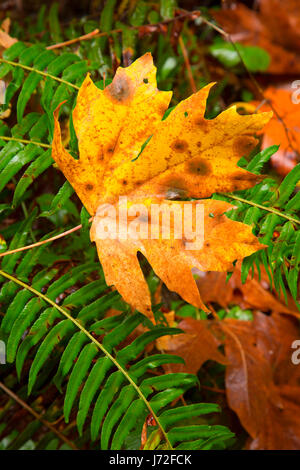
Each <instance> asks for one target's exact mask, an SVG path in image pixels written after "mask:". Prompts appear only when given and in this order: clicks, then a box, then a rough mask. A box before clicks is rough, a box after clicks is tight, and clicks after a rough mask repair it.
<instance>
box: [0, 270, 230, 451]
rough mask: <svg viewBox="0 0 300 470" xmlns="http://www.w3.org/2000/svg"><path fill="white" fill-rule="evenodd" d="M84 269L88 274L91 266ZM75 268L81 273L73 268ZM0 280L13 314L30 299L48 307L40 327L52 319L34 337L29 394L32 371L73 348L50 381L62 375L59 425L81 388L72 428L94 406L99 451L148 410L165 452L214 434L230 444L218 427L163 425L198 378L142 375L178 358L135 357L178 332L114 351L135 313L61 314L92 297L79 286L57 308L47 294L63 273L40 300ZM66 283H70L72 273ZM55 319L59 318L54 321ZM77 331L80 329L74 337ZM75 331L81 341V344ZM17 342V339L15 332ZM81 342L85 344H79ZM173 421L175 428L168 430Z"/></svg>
mask: <svg viewBox="0 0 300 470" xmlns="http://www.w3.org/2000/svg"><path fill="white" fill-rule="evenodd" d="M87 269H92V266H90V267H88V268H87ZM80 270H81V272H82V268H81V267H80ZM0 274H1V275H2V276H4V277H5V278H7V279H9V280H10V281H12V282H14V283H16V284H17V285H19V286H21V287H22V288H23V289H22V290H21V291H20V293H19V297H21V295H22V302H20V298H18V301H19V302H20V307H19V309H22V308H25V303H26V300H27V301H28V295H29V296H30V295H31V294H35V295H37V296H38V297H39V299H41V300H42V301H44V302H46V303H48V304H50V305H51V306H52V308H50V309H49V308H48V309H46V310H45V311H44V312H43V313H44V318H43V322H44V323H45V320H46V321H47V319H48V318H49V317H51V316H52V318H53V314H54V310H56V311H57V312H58V316H56V320H58V322H57V323H56V324H55V326H53V327H52V329H51V330H50V331H49V332H48V333H47V334H46V336H45V337H44V339H42V337H43V336H44V335H40V338H39V340H41V339H42V342H41V344H40V345H39V347H38V350H37V352H36V354H35V357H34V360H33V363H32V365H31V368H30V373H29V384H28V389H29V392H31V390H32V388H33V386H34V383H35V382H36V379H37V376H38V373H39V371H40V370H41V368H42V367H43V366H44V364H45V362H46V360H47V359H48V357H49V355H50V353H51V351H52V350H53V348H54V347H55V346H56V345H58V344H60V343H62V342H65V341H66V342H67V343H68V346H67V347H68V352H70V353H71V354H72V355H73V357H74V348H75V354H76V358H77V360H76V362H75V364H74V361H72V362H71V361H70V360H69V355H67V354H63V355H62V357H61V361H60V364H59V367H58V371H57V375H56V381H58V384H59V385H60V384H61V383H62V380H63V379H64V378H65V377H66V376H67V375H68V374H69V373H70V375H69V378H68V385H67V391H66V396H65V404H64V414H65V419H66V421H68V420H69V417H70V413H71V410H72V407H73V405H74V403H75V401H76V397H77V394H78V392H79V390H80V389H81V386H82V385H83V384H84V386H83V388H82V390H81V392H80V400H79V411H78V414H77V425H78V429H79V432H80V433H81V434H82V431H83V426H84V423H85V421H86V419H87V417H88V414H89V412H90V407H91V406H92V404H93V403H94V407H93V412H92V417H91V436H92V440H95V439H96V438H97V436H98V434H99V429H100V427H101V448H102V449H107V448H111V449H120V448H122V446H123V444H124V440H125V438H126V436H127V434H128V432H130V431H131V430H133V429H135V428H136V426H137V423H139V422H142V421H143V420H145V418H146V416H147V414H148V413H149V412H150V413H151V415H152V416H153V418H154V420H155V422H156V424H157V426H158V429H159V432H160V436H161V440H162V441H164V442H165V443H166V446H167V448H169V449H172V448H177V447H178V446H179V445H180V446H181V448H182V447H184V442H185V441H186V440H188V441H189V444H188V445H189V446H191V445H193V446H194V447H195V448H199V447H200V446H204V445H205V443H206V441H207V440H208V439H212V438H214V437H216V436H218V437H220V433H221V434H222V437H223V440H222V442H223V444H224V442H226V441H227V440H229V439H231V438H232V436H233V435H232V433H231V432H230V431H229V430H228V429H227V428H226V427H224V426H205V425H195V426H182V427H178V426H177V421H180V419H178V420H177V419H175V418H174V416H173V419H172V418H171V417H169V419H168V416H169V415H168V414H166V410H165V408H166V407H167V406H168V405H170V404H171V403H172V402H173V401H174V400H175V399H178V398H179V397H180V396H181V395H182V394H183V393H184V392H185V391H186V390H188V389H189V388H191V387H194V386H196V385H197V382H198V379H197V377H196V376H194V375H191V374H186V373H174V374H173V373H170V374H166V375H158V376H153V375H151V374H150V373H149V372H150V371H151V370H155V369H156V368H157V367H161V366H162V365H163V364H166V363H171V362H172V363H180V362H183V360H182V359H181V358H179V357H177V356H173V355H171V356H167V355H164V354H161V355H154V356H152V357H151V356H150V357H147V358H144V359H139V356H140V354H141V353H142V352H143V351H144V350H145V347H146V346H147V345H149V344H150V343H152V342H153V341H155V340H156V339H158V338H160V337H161V336H164V335H174V334H178V333H181V330H178V329H175V328H168V327H161V326H157V327H153V329H151V330H150V331H147V332H145V333H143V334H142V335H141V336H138V337H137V338H136V339H135V340H133V341H132V342H131V343H130V344H129V345H128V346H125V347H122V346H121V343H122V342H123V341H124V340H126V338H128V337H129V336H130V334H132V333H133V331H134V330H135V329H136V328H137V327H138V326H140V325H141V324H142V323H143V322H144V316H143V315H141V314H139V313H136V314H134V315H131V316H126V317H125V318H124V316H123V315H120V316H119V317H115V318H114V319H113V320H112V319H109V318H108V319H107V318H106V319H103V320H98V321H96V322H93V316H94V312H93V309H88V310H87V309H86V307H85V309H83V310H81V312H80V313H79V315H78V316H77V318H74V317H73V316H71V315H70V313H69V312H68V311H67V310H66V306H68V305H69V306H70V305H72V306H74V305H77V306H78V305H80V301H82V295H81V294H82V293H84V292H85V293H86V295H89V296H90V297H93V295H92V294H90V292H89V290H87V289H85V288H84V287H83V288H81V289H80V290H79V291H77V292H76V293H74V294H71V295H70V296H69V298H68V297H67V298H66V299H65V300H64V305H65V308H64V307H61V306H59V305H57V304H56V303H55V302H54V300H53V298H55V297H54V293H55V296H56V294H57V292H58V290H57V289H58V285H59V286H60V287H61V285H62V284H63V285H64V286H66V285H68V276H70V273H68V274H67V275H65V276H62V278H60V279H59V280H58V281H56V283H54V284H52V286H51V288H49V290H50V292H48V295H44V294H41V293H40V292H38V291H37V290H36V288H35V287H33V286H29V285H27V284H25V283H23V282H22V281H20V280H18V279H16V278H14V277H13V276H11V275H10V274H7V273H5V272H4V271H0ZM76 275H77V274H76ZM66 276H67V277H66ZM63 278H64V279H63ZM62 279H63V280H62ZM38 280H39V278H38ZM38 280H37V281H35V285H37V283H38ZM72 280H73V281H74V272H73V279H72ZM39 287H40V286H39ZM94 287H95V289H94V291H95V294H96V293H97V295H98V294H99V292H98V291H97V288H96V287H97V286H96V285H95V286H94ZM82 289H85V291H84V292H80V291H82ZM25 294H27V296H26V295H25ZM19 302H18V303H19ZM78 302H79V304H78ZM84 302H86V299H84ZM84 310H85V312H84ZM12 315H13V314H12V313H9V315H8V317H9V320H10V319H11V320H12ZM97 315H98V316H99V309H97ZM62 316H63V317H65V319H62ZM41 317H42V316H40V319H41ZM46 317H47V318H46ZM9 320H7V321H6V325H5V327H4V333H8V331H7V322H8V321H9ZM16 322H18V320H17V319H15V321H14V322H13V325H12V329H13V330H14V335H15V334H16V333H17V334H18V331H19V328H21V330H20V331H23V330H22V326H21V325H20V323H19V325H18V323H16ZM21 323H22V322H21ZM78 330H80V331H79V332H78ZM43 333H44V332H43ZM82 333H83V335H84V336H85V337H86V339H85V340H84V339H83V335H82ZM103 333H104V336H103ZM99 334H101V336H103V339H102V342H101V343H100V342H99V341H98V339H96V337H97V336H98V335H99ZM18 336H19V337H20V335H19V334H18ZM28 337H30V331H29V333H28V335H27V337H26V338H28ZM10 338H11V337H10V336H9V338H8V344H10V345H12V346H10V349H9V351H8V358H9V360H11V359H12V358H13V356H14V354H15V349H16V342H15V341H14V339H10ZM26 338H25V340H24V342H25V341H26ZM86 341H88V342H87V343H86ZM17 342H18V340H17ZM118 348H119V349H118ZM20 349H21V348H20ZM116 349H117V351H116ZM126 383H127V385H126ZM200 409H201V407H200V408H197V407H193V408H191V409H190V410H189V412H190V413H191V415H192V416H193V417H194V418H195V417H197V416H199V413H200ZM200 414H201V413H200ZM178 416H179V417H181V416H182V415H181V414H180V413H179V415H178ZM161 418H162V421H161ZM175 422H176V426H173V424H174V423H175Z"/></svg>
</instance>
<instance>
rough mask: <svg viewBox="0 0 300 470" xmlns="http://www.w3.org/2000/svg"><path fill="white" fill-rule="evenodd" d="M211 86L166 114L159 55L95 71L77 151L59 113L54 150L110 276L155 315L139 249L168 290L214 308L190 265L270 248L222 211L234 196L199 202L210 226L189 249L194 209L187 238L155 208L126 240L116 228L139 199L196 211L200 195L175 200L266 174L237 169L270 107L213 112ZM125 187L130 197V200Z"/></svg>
mask: <svg viewBox="0 0 300 470" xmlns="http://www.w3.org/2000/svg"><path fill="white" fill-rule="evenodd" d="M212 85H213V84H211V85H208V86H206V87H205V88H203V89H201V90H200V91H198V92H197V93H195V94H193V95H192V96H191V97H190V98H188V99H187V100H185V101H182V102H181V103H180V104H179V105H177V106H176V108H175V109H174V110H173V111H172V112H171V113H170V114H169V116H168V117H167V119H165V120H164V121H162V120H161V119H162V116H163V115H164V113H165V111H166V109H167V107H168V105H169V102H170V99H171V92H161V91H158V90H157V85H156V69H155V67H154V65H153V61H152V57H151V54H149V53H147V54H145V55H144V56H142V57H141V58H139V59H138V60H136V61H135V62H134V63H133V64H132V65H131V66H130V67H127V68H126V69H124V68H121V67H119V68H118V70H117V73H116V75H115V77H114V79H113V81H112V83H111V84H110V85H109V86H108V87H106V88H105V89H104V90H99V89H98V88H97V87H96V86H95V85H94V84H93V82H92V81H91V79H90V77H89V76H87V78H86V79H85V80H84V82H83V84H82V86H81V88H80V90H79V93H78V97H77V104H76V107H75V110H74V112H73V122H74V127H75V131H76V134H77V137H78V144H79V152H80V158H79V160H75V159H73V157H72V156H71V155H70V154H69V153H68V152H67V151H66V150H65V149H64V148H63V146H62V142H61V134H60V126H59V123H58V113H59V108H58V109H57V110H56V111H55V113H54V117H55V132H54V138H53V144H52V156H53V158H54V160H55V161H56V162H57V164H58V166H59V167H60V168H61V170H62V171H63V172H64V174H65V176H66V177H67V179H68V180H69V182H70V183H71V184H72V185H73V187H74V188H75V190H76V192H77V194H78V196H79V197H80V199H81V200H82V202H83V204H84V205H85V207H86V208H87V210H88V211H89V212H90V214H91V215H93V216H95V217H94V220H93V225H92V228H91V239H92V241H95V242H96V245H97V250H98V255H99V258H100V261H101V264H102V267H103V270H104V273H105V278H106V281H107V283H108V284H110V285H112V284H114V285H115V287H116V288H117V289H118V291H119V292H120V293H121V295H122V296H123V298H124V299H125V301H127V302H128V303H130V304H131V305H132V307H133V308H136V309H137V310H139V311H140V312H142V313H144V314H146V315H149V316H150V317H152V312H151V299H150V294H149V291H148V286H147V283H146V281H145V279H144V276H143V273H142V271H141V268H140V265H139V262H138V259H137V253H138V252H141V253H142V254H143V255H144V256H145V257H146V258H147V259H148V261H149V263H150V264H151V266H152V267H153V269H154V271H155V273H156V274H157V275H158V276H159V277H160V278H161V279H162V280H163V282H164V283H165V284H166V285H167V287H168V288H169V289H170V290H172V291H175V292H177V293H178V294H179V295H181V297H182V298H183V299H184V300H186V301H187V302H189V303H191V304H193V305H195V306H197V307H199V308H202V309H205V310H207V309H206V307H205V305H204V304H203V302H202V301H201V298H200V296H199V292H198V289H197V287H196V283H195V281H194V278H193V275H192V272H191V269H192V268H193V267H197V268H198V269H200V270H202V271H206V270H215V271H226V270H228V269H230V268H231V267H232V263H233V261H234V260H236V259H242V258H244V257H245V256H248V255H250V254H251V253H253V252H255V251H257V250H259V249H261V248H263V246H262V245H260V243H259V242H258V240H257V238H256V237H255V236H254V235H253V234H252V230H251V227H250V226H248V225H245V224H242V223H239V222H235V221H232V220H230V219H228V218H227V217H226V216H225V215H224V213H225V212H226V211H227V210H228V209H230V208H232V206H231V205H230V204H227V203H225V202H223V201H217V200H210V199H205V200H202V201H200V204H201V206H202V209H203V221H204V225H205V232H204V243H203V246H201V247H198V248H193V249H188V243H191V242H193V241H195V235H194V234H195V224H196V223H197V222H196V220H195V217H192V215H190V216H188V219H189V222H190V223H191V228H192V229H193V230H192V232H193V235H191V236H189V237H188V238H184V237H183V236H182V237H181V238H180V237H179V238H178V239H177V238H176V233H175V230H174V227H173V226H172V227H171V230H170V234H169V237H162V235H161V229H163V228H164V227H163V223H162V222H161V219H160V218H159V221H156V223H155V222H154V220H153V218H152V214H151V217H150V218H151V220H149V219H148V215H147V217H146V219H145V217H144V219H143V218H142V217H141V220H139V231H138V233H139V235H138V236H137V237H136V238H134V237H133V236H131V235H130V236H129V237H127V239H124V236H122V235H121V234H120V233H118V234H117V235H116V236H115V237H113V236H112V233H113V232H114V231H113V228H114V224H115V223H119V222H120V220H121V219H122V213H124V211H125V212H126V214H127V215H128V214H129V212H130V208H131V207H132V206H133V205H137V204H138V205H139V207H141V209H140V211H142V210H143V209H145V208H146V209H147V210H149V209H150V208H151V206H152V205H153V204H156V205H157V204H161V203H162V202H163V203H164V204H162V206H161V207H162V209H161V210H162V212H163V215H164V214H166V215H167V214H168V213H169V214H170V212H171V213H176V211H177V213H178V211H179V212H180V213H181V214H183V213H184V209H185V207H184V206H185V205H188V206H189V209H190V214H195V213H196V206H199V201H188V202H187V201H185V202H183V201H174V200H173V199H182V198H184V199H186V198H189V197H192V198H201V197H203V198H208V197H209V196H210V195H211V194H212V193H214V192H218V191H222V192H223V191H235V190H237V189H246V188H249V187H251V186H253V185H254V184H255V183H256V182H257V181H260V180H261V177H259V176H257V175H254V174H252V173H249V172H247V171H246V170H243V169H241V168H239V167H238V166H237V162H238V161H239V159H240V158H241V157H242V156H243V155H246V154H248V153H249V152H250V151H251V150H252V149H253V148H254V146H255V145H256V142H257V141H256V139H255V138H254V137H252V134H255V133H257V132H259V131H260V130H261V129H262V127H263V126H264V125H265V124H266V123H267V122H268V120H269V119H270V117H271V115H272V113H261V114H255V115H250V116H241V115H239V114H238V113H237V111H236V108H235V107H231V108H229V109H227V110H226V111H224V112H223V113H221V114H220V115H219V116H217V117H216V118H215V119H213V120H207V119H205V118H204V113H205V109H206V99H207V96H208V93H209V90H210V88H211V86H212ZM149 137H151V139H150V141H149V142H148V144H147V145H146V146H145V148H144V149H143V151H142V153H141V154H140V151H141V146H142V145H143V144H144V143H145V142H146V140H147V139H149ZM121 196H123V197H125V196H126V198H125V201H124V199H122V198H120V197H121ZM135 207H136V206H135ZM107 212H108V213H109V215H108V214H107ZM174 217H175V216H174ZM174 217H173V218H174ZM162 219H164V217H163V216H162ZM192 219H193V220H192ZM136 220H137V214H136V213H134V215H130V216H128V221H129V222H130V223H131V222H134V223H136ZM128 221H127V222H128ZM149 222H151V223H150V224H149ZM105 224H106V230H104V231H106V232H107V233H108V235H109V238H106V239H105V238H104V237H103V236H102V235H103V234H102V235H101V236H100V235H99V231H100V228H101V230H102V228H103V225H105ZM149 225H150V226H151V229H152V228H153V227H154V229H158V231H157V232H156V233H158V236H157V237H156V238H155V237H154V238H151V237H149V233H147V235H146V236H142V235H141V233H143V234H144V233H145V230H144V229H146V230H147V229H148V227H149ZM169 225H170V224H169ZM171 225H172V224H171ZM202 227H203V223H202ZM122 228H123V227H122Z"/></svg>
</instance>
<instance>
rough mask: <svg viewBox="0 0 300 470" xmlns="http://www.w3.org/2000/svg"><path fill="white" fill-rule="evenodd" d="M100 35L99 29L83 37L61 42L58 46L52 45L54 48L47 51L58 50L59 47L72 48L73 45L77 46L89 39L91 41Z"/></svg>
mask: <svg viewBox="0 0 300 470" xmlns="http://www.w3.org/2000/svg"><path fill="white" fill-rule="evenodd" d="M98 33H99V29H98V28H97V29H94V31H91V32H90V33H88V34H84V35H83V36H79V37H78V38H74V39H69V41H65V42H59V43H57V44H52V46H48V47H46V49H58V48H59V47H64V46H70V45H71V44H75V43H76V42H80V41H86V40H87V39H91V38H93V37H94V36H96V35H97V34H98Z"/></svg>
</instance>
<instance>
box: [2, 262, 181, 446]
mask: <svg viewBox="0 0 300 470" xmlns="http://www.w3.org/2000/svg"><path fill="white" fill-rule="evenodd" d="M0 276H3V277H5V278H6V279H9V280H10V281H13V282H14V283H16V284H18V285H19V286H21V287H23V288H24V289H27V290H29V291H30V292H32V293H33V294H35V295H37V296H38V297H40V298H41V299H43V300H44V301H45V302H47V303H48V304H50V305H52V307H54V308H56V309H57V310H58V311H59V312H60V313H62V314H63V315H64V316H65V317H66V318H68V320H70V321H71V322H72V323H74V325H76V326H77V328H79V329H80V330H81V331H82V332H83V333H84V334H85V335H86V336H87V337H88V338H89V339H90V340H91V341H92V342H93V343H94V344H95V345H96V346H97V348H98V349H100V351H102V352H103V353H104V354H105V356H106V357H108V358H109V359H110V360H111V362H112V363H113V364H114V365H115V366H116V367H117V368H118V369H119V371H120V372H122V374H123V375H124V376H125V377H126V379H127V380H128V382H129V383H130V384H131V385H132V387H133V388H134V389H135V391H136V393H137V394H138V395H139V397H140V398H141V400H143V402H144V403H145V405H146V407H147V408H148V410H149V412H150V413H151V414H152V416H153V418H154V420H155V422H156V423H157V425H158V427H159V429H160V431H161V433H162V435H163V436H164V438H165V440H166V443H167V445H168V448H169V449H170V450H172V449H173V447H172V445H171V443H170V441H169V438H168V435H167V433H166V431H165V430H164V428H163V427H162V425H161V423H160V421H159V418H158V416H157V415H156V413H155V412H154V410H153V409H152V407H151V405H150V403H149V402H148V400H147V398H146V397H145V396H144V394H143V393H142V392H141V390H140V388H139V387H138V385H137V384H136V383H135V382H134V380H133V379H132V378H131V377H130V375H129V374H128V373H127V372H126V370H125V369H124V368H123V367H122V366H121V365H120V364H119V363H118V361H117V360H116V359H115V358H114V357H113V356H112V355H111V354H110V353H109V352H108V351H107V350H106V348H105V347H104V346H103V345H102V344H101V343H99V341H97V339H96V338H94V337H93V335H92V334H91V333H89V332H88V330H86V329H85V328H84V326H83V325H81V323H80V322H79V321H78V320H76V318H73V317H72V316H71V315H70V314H69V313H68V312H67V311H66V310H65V309H64V308H62V307H61V306H60V305H57V304H56V303H55V302H54V301H53V300H51V299H49V298H48V297H47V296H46V295H44V294H42V293H41V292H39V291H38V290H36V289H35V288H34V287H32V286H29V285H28V284H26V283H25V282H23V281H20V280H19V279H17V278H16V277H14V276H12V275H11V274H8V273H6V272H5V271H2V270H0Z"/></svg>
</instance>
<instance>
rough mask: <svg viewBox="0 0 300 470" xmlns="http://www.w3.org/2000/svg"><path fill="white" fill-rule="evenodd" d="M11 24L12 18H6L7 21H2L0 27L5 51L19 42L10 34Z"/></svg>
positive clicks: (1, 43)
mask: <svg viewBox="0 0 300 470" xmlns="http://www.w3.org/2000/svg"><path fill="white" fill-rule="evenodd" d="M10 23H11V21H10V18H5V20H4V21H2V23H1V26H0V46H1V47H3V48H4V49H7V48H8V47H10V46H12V45H13V44H15V43H16V42H18V40H17V39H16V38H12V37H11V36H10V35H9V34H8V33H9V29H10Z"/></svg>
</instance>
